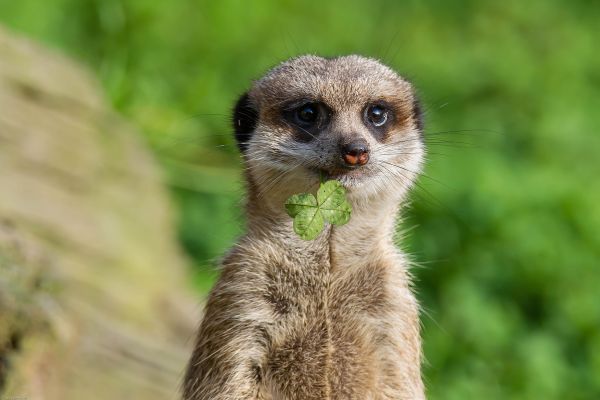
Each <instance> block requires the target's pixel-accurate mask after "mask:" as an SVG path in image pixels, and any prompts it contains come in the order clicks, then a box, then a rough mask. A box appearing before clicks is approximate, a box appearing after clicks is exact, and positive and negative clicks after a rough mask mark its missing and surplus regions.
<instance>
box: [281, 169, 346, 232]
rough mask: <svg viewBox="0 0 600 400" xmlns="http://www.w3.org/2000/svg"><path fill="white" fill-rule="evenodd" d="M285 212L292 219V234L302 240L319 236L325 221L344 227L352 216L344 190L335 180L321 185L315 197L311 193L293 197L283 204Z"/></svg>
mask: <svg viewBox="0 0 600 400" xmlns="http://www.w3.org/2000/svg"><path fill="white" fill-rule="evenodd" d="M285 210H286V211H287V213H288V215H289V216H290V217H292V218H294V232H296V233H297V234H298V236H300V237H301V238H302V239H304V240H313V239H314V238H316V237H317V236H319V233H321V231H323V228H324V227H325V221H327V222H329V223H332V224H334V225H344V224H345V223H347V222H348V221H349V220H350V215H351V214H352V206H351V205H350V203H348V200H346V189H344V187H343V186H342V184H341V183H340V182H339V181H336V180H331V181H327V182H323V183H321V185H320V186H319V190H318V191H317V197H315V196H314V195H313V194H311V193H300V194H295V195H293V196H292V197H290V198H289V199H287V201H286V202H285Z"/></svg>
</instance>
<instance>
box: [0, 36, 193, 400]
mask: <svg viewBox="0 0 600 400" xmlns="http://www.w3.org/2000/svg"><path fill="white" fill-rule="evenodd" d="M100 93H101V91H100V89H99V87H98V84H97V83H96V81H95V80H94V79H93V78H92V77H91V76H90V74H89V73H88V72H87V71H86V70H85V69H83V68H81V67H80V66H79V65H76V64H75V63H73V62H71V61H69V60H67V59H66V58H65V57H63V56H61V55H59V54H57V53H55V52H53V51H48V50H46V49H44V48H42V47H41V46H38V45H36V44H33V43H31V42H29V41H27V40H24V39H21V38H16V37H14V36H13V35H11V34H9V33H8V32H6V31H5V30H3V29H1V28H0V397H1V398H11V397H19V398H21V397H22V398H27V399H31V400H33V399H61V400H70V399H73V400H75V399H77V400H81V399H86V400H94V399H103V400H104V399H138V398H139V399H168V398H176V397H177V392H178V384H179V380H180V378H181V376H182V373H183V369H184V365H185V362H186V358H187V356H188V354H189V352H190V349H189V346H190V345H191V343H190V337H191V336H192V333H191V332H192V328H193V321H195V320H197V319H198V318H197V316H196V315H193V314H195V313H196V311H197V308H196V307H194V305H193V302H191V301H190V300H189V299H190V297H189V296H188V295H187V291H186V289H185V288H186V285H185V282H184V280H185V269H184V260H183V258H182V257H181V255H180V253H179V250H178V248H177V245H176V241H175V233H174V228H173V221H172V215H171V213H170V210H169V204H168V198H167V194H166V192H165V189H164V187H163V185H162V183H161V176H160V173H159V170H158V168H157V166H156V165H155V163H154V161H153V159H152V157H151V156H150V154H149V152H148V151H147V149H146V148H145V146H144V145H143V143H142V141H141V140H140V136H139V135H138V134H137V133H136V132H135V130H133V129H132V127H131V126H128V125H127V124H126V123H124V121H123V120H122V119H121V118H120V117H119V116H117V115H116V114H115V113H114V112H113V111H111V109H110V108H109V107H107V106H106V105H105V103H106V102H105V100H104V99H103V98H102V95H101V94H100Z"/></svg>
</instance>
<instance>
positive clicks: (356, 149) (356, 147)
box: [340, 139, 370, 167]
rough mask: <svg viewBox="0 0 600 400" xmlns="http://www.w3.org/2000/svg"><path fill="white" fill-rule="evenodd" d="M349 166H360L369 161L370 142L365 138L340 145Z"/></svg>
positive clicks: (345, 162) (345, 161)
mask: <svg viewBox="0 0 600 400" xmlns="http://www.w3.org/2000/svg"><path fill="white" fill-rule="evenodd" d="M340 147H341V148H340V150H341V153H342V159H343V160H344V164H345V165H346V166H347V167H360V166H362V165H365V164H366V163H368V162H369V151H370V149H369V144H368V143H367V141H366V140H365V139H358V140H353V141H351V142H349V143H343V144H342V145H341V146H340Z"/></svg>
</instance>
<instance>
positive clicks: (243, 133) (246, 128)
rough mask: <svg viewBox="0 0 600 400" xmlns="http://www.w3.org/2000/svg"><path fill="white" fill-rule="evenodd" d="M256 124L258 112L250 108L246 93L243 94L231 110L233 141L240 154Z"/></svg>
mask: <svg viewBox="0 0 600 400" xmlns="http://www.w3.org/2000/svg"><path fill="white" fill-rule="evenodd" d="M257 122H258V110H256V108H254V107H253V106H252V104H251V102H250V97H249V96H248V93H244V94H243V95H242V96H241V97H240V98H239V100H238V101H237V103H236V104H235V107H234V109H233V130H234V134H235V140H236V141H237V145H238V147H239V149H240V151H241V152H242V153H243V152H245V151H246V149H247V148H248V142H249V141H250V139H251V138H252V132H254V129H255V128H256V123H257Z"/></svg>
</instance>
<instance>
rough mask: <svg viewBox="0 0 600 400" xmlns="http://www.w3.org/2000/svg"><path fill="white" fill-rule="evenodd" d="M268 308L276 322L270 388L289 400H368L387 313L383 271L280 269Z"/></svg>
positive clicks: (269, 364)
mask: <svg viewBox="0 0 600 400" xmlns="http://www.w3.org/2000/svg"><path fill="white" fill-rule="evenodd" d="M267 293H268V294H267V300H268V302H269V304H270V306H271V307H272V310H273V315H274V320H273V324H272V327H271V332H270V340H269V342H270V345H269V351H268V355H267V366H266V367H267V376H268V378H269V379H268V381H269V382H270V383H271V385H272V386H273V387H274V392H278V393H281V397H282V398H286V399H313V398H314V399H330V398H331V399H333V398H340V399H342V398H353V399H354V398H356V399H358V398H361V399H369V398H371V397H370V394H369V393H371V392H372V388H373V387H375V386H376V382H377V368H378V360H379V358H380V352H379V349H378V342H380V341H381V340H382V337H384V336H385V334H386V333H385V331H384V330H383V329H382V326H384V325H385V324H382V323H381V322H382V321H381V320H382V318H383V315H385V313H386V310H385V308H386V307H387V305H388V299H387V296H388V295H387V293H386V285H385V275H384V271H383V270H382V269H381V268H379V266H376V265H373V266H371V265H365V266H363V267H361V268H358V269H356V270H354V271H344V273H336V272H335V271H332V269H331V268H329V266H327V268H318V269H313V270H311V271H310V272H308V271H307V269H306V268H305V269H302V270H300V269H293V268H291V269H285V268H282V269H279V270H278V271H277V272H274V273H273V274H272V279H271V280H270V283H269V285H268V290H267Z"/></svg>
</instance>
